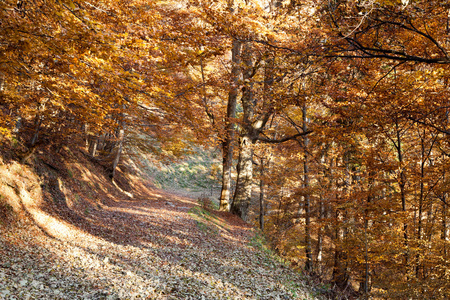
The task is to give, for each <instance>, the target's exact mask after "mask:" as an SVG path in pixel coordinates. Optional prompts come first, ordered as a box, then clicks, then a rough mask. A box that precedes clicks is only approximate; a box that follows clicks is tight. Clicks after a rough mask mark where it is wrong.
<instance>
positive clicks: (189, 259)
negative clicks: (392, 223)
mask: <svg viewBox="0 0 450 300" xmlns="http://www.w3.org/2000/svg"><path fill="white" fill-rule="evenodd" d="M67 153H70V151H67ZM72 156H73V154H70V155H69V154H66V157H65V158H64V155H62V158H56V157H53V158H49V156H46V158H45V160H42V159H39V158H35V159H34V161H33V162H31V163H28V165H20V164H18V163H17V162H14V161H2V160H0V174H2V175H1V176H0V200H1V201H0V202H1V203H0V220H1V222H0V299H319V298H320V291H321V290H320V288H318V287H316V288H313V287H311V286H310V285H311V283H309V284H308V283H307V282H306V278H305V277H303V276H302V275H301V274H300V273H298V272H295V271H294V270H292V269H291V268H289V266H288V265H287V264H285V263H284V262H283V261H281V260H280V259H279V258H278V257H277V256H276V255H274V254H273V253H272V252H271V251H270V250H268V248H267V247H266V246H265V243H264V241H263V239H262V237H261V236H260V235H259V234H258V233H257V232H256V231H255V230H254V229H252V228H251V227H250V226H249V225H248V224H246V223H244V222H243V221H241V220H240V219H239V218H237V217H235V216H233V215H231V214H228V213H220V212H218V211H215V210H214V209H213V207H212V206H210V203H209V202H208V201H203V202H202V201H198V199H192V198H189V197H186V196H180V194H175V193H168V192H165V191H162V190H159V189H156V188H154V187H152V186H151V185H149V184H148V183H146V182H143V181H142V180H141V181H140V182H139V183H138V181H139V179H138V178H137V177H136V178H135V181H130V182H129V183H126V182H125V179H123V178H122V179H121V178H119V179H118V181H117V184H116V185H113V184H111V183H110V182H108V179H107V176H103V175H101V174H100V173H101V168H98V170H97V171H95V170H93V169H92V168H90V169H89V168H86V167H85V165H86V162H84V163H82V164H80V163H79V160H80V157H83V156H82V155H81V156H79V155H76V156H78V158H75V159H74V158H73V157H72ZM70 157H72V159H69V158H70ZM83 159H85V158H83ZM91 164H92V163H91ZM92 165H93V164H92ZM128 179H129V178H128ZM125 187H126V190H127V191H125V190H124V189H125ZM2 203H3V204H2ZM202 203H203V204H206V205H202ZM9 210H10V211H11V212H10V213H8V212H7V211H9ZM13 210H14V211H16V212H15V213H12V211H13ZM19 210H20V211H19ZM18 211H19V212H18ZM11 214H14V215H15V218H10V217H9V216H10V215H11ZM19 215H20V217H19Z"/></svg>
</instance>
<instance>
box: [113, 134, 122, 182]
mask: <svg viewBox="0 0 450 300" xmlns="http://www.w3.org/2000/svg"><path fill="white" fill-rule="evenodd" d="M124 137H125V129H124V127H123V126H121V128H120V129H119V134H118V139H119V145H118V146H117V150H116V153H115V155H114V161H113V165H112V172H111V179H112V180H114V177H115V175H116V168H117V165H118V164H119V160H120V156H121V155H122V149H123V140H124Z"/></svg>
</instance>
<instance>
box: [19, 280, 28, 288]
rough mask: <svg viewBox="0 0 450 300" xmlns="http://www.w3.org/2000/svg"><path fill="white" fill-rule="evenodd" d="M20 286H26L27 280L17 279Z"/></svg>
mask: <svg viewBox="0 0 450 300" xmlns="http://www.w3.org/2000/svg"><path fill="white" fill-rule="evenodd" d="M19 284H20V286H26V285H27V284H28V280H26V279H22V280H21V281H19Z"/></svg>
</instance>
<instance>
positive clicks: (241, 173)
mask: <svg viewBox="0 0 450 300" xmlns="http://www.w3.org/2000/svg"><path fill="white" fill-rule="evenodd" d="M252 144H253V141H252V138H251V137H249V136H248V135H245V136H243V137H241V138H240V142H239V161H238V166H237V171H238V178H237V183H236V192H235V193H234V198H233V203H232V205H231V212H232V213H233V214H235V215H238V216H239V217H241V218H242V219H243V220H244V221H247V216H248V207H249V206H250V202H251V197H252V188H253V149H252Z"/></svg>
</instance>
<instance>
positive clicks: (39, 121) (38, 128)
mask: <svg viewBox="0 0 450 300" xmlns="http://www.w3.org/2000/svg"><path fill="white" fill-rule="evenodd" d="M41 123H42V119H41V117H40V116H38V117H37V120H36V128H35V131H34V134H33V138H32V139H31V142H30V144H31V146H34V145H35V144H36V142H37V139H38V137H39V132H40V130H41Z"/></svg>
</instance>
